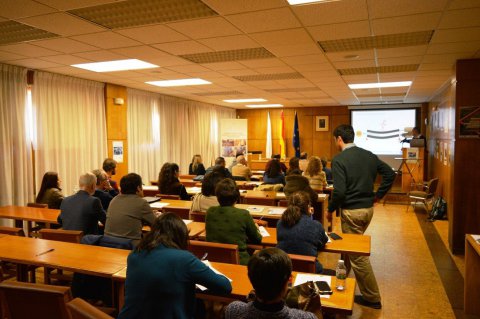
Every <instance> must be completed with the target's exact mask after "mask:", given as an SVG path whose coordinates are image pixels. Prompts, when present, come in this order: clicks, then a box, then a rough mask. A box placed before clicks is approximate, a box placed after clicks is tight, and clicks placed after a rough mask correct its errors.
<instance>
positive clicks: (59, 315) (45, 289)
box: [0, 280, 72, 319]
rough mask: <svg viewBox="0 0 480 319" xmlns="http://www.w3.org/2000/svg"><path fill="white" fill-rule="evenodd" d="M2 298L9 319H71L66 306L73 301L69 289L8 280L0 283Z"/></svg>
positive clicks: (0, 295)
mask: <svg viewBox="0 0 480 319" xmlns="http://www.w3.org/2000/svg"><path fill="white" fill-rule="evenodd" d="M0 298H1V300H2V307H3V308H4V313H5V314H6V317H7V318H9V319H24V318H35V319H52V318H55V319H70V315H69V314H68V310H67V306H66V303H67V302H68V301H70V300H72V293H71V291H70V288H69V287H62V286H51V285H43V284H31V283H26V282H19V281H11V280H8V281H4V282H2V283H0Z"/></svg>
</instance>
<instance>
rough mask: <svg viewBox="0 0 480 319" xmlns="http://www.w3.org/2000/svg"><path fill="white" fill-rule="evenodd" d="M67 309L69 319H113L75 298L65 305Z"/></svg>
mask: <svg viewBox="0 0 480 319" xmlns="http://www.w3.org/2000/svg"><path fill="white" fill-rule="evenodd" d="M67 309H68V312H69V313H70V316H71V317H72V318H71V319H113V317H110V316H109V315H107V314H106V313H104V312H103V311H101V310H99V309H98V308H96V307H94V306H92V305H91V304H89V303H88V302H86V301H85V300H83V299H81V298H75V299H73V300H72V301H70V302H69V303H67Z"/></svg>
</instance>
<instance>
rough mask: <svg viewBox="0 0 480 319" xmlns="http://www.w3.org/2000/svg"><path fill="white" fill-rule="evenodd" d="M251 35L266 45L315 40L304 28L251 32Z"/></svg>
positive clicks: (311, 41)
mask: <svg viewBox="0 0 480 319" xmlns="http://www.w3.org/2000/svg"><path fill="white" fill-rule="evenodd" d="M250 36H251V37H252V39H254V40H255V41H257V42H258V43H260V44H261V45H264V46H265V45H271V46H277V45H278V46H280V45H287V44H299V43H313V42H314V41H313V40H312V38H311V37H310V36H309V34H308V33H307V32H306V31H305V29H304V28H296V29H289V30H280V31H269V32H261V33H252V34H250Z"/></svg>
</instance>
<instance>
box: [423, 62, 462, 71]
mask: <svg viewBox="0 0 480 319" xmlns="http://www.w3.org/2000/svg"><path fill="white" fill-rule="evenodd" d="M453 66H454V64H453V63H422V64H420V67H419V68H418V70H419V71H420V70H422V71H426V70H452V69H453Z"/></svg>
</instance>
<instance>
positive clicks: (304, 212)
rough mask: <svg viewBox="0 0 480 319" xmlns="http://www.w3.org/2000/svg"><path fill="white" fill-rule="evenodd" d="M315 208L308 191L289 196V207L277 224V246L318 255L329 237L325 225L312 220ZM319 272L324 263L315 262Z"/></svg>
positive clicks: (286, 250) (307, 254) (290, 252)
mask: <svg viewBox="0 0 480 319" xmlns="http://www.w3.org/2000/svg"><path fill="white" fill-rule="evenodd" d="M312 213H313V209H312V207H311V206H310V196H309V195H308V193H306V192H296V193H294V194H293V195H291V196H290V197H289V198H288V207H287V209H286V210H285V212H284V213H283V215H282V218H281V219H280V220H279V221H278V224H277V243H278V244H277V247H278V248H280V249H282V250H283V251H285V252H286V253H287V254H297V255H305V256H314V257H317V255H318V252H319V251H320V250H321V249H322V248H323V247H324V246H325V244H326V243H327V241H328V237H327V235H326V234H325V229H324V228H323V225H322V224H321V223H320V222H319V221H316V220H312ZM315 266H316V267H315V268H316V271H317V273H321V272H322V271H323V267H322V264H320V263H319V262H318V260H317V261H316V262H315Z"/></svg>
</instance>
